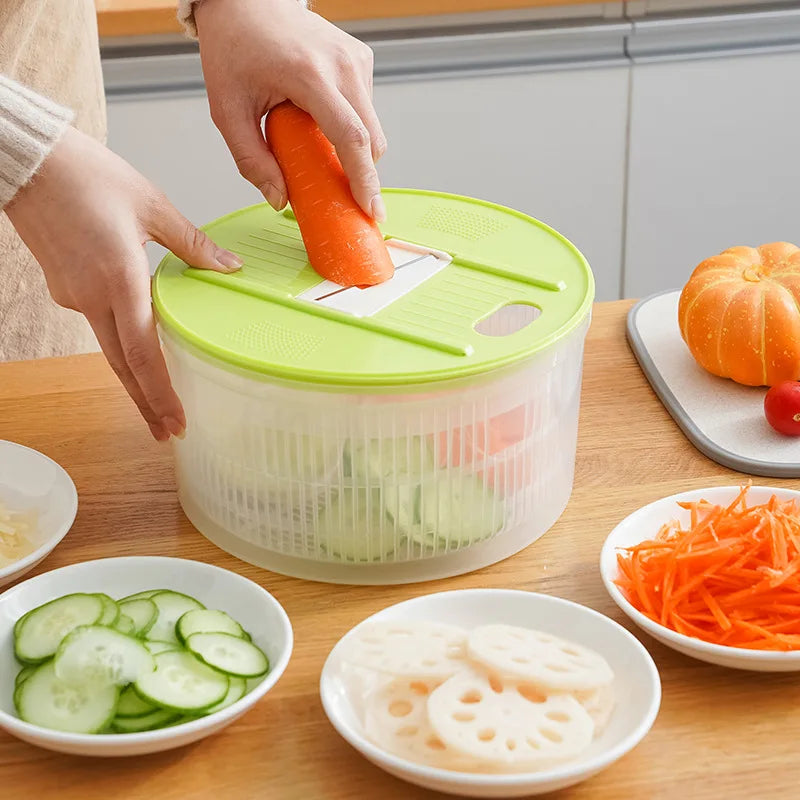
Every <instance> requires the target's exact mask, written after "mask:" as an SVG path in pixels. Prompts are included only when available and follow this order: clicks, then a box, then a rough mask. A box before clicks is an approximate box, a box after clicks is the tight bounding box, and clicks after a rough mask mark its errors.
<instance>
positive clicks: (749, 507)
mask: <svg viewBox="0 0 800 800" xmlns="http://www.w3.org/2000/svg"><path fill="white" fill-rule="evenodd" d="M600 569H601V573H602V577H603V582H604V584H605V586H606V589H607V590H608V592H609V594H610V595H611V598H612V599H613V600H614V602H615V603H616V604H617V605H618V606H619V607H620V609H621V610H622V611H623V612H624V613H625V614H627V615H628V617H630V619H631V620H633V622H635V623H636V624H637V625H638V626H639V627H640V628H642V629H643V630H645V631H646V632H647V633H649V634H650V635H651V636H653V638H655V639H657V640H658V641H660V642H661V643H662V644H665V645H667V646H668V647H671V648H673V649H674V650H677V651H679V652H681V653H683V654H685V655H688V656H691V657H693V658H697V659H700V660H701V661H706V662H709V663H712V664H719V665H721V666H725V667H732V668H737V669H749V670H756V671H763V672H788V671H793V670H798V671H800V492H797V491H792V490H789V489H778V488H770V487H764V486H751V485H750V484H748V485H746V486H743V487H735V486H734V487H731V486H726V487H716V488H711V489H699V490H696V491H689V492H684V493H682V494H678V495H673V496H672V497H667V498H664V499H662V500H658V501H656V502H655V503H651V504H650V505H647V506H644V507H643V508H640V509H639V510H638V511H636V512H634V513H633V514H631V515H630V516H629V517H627V518H626V519H625V520H623V521H622V522H621V523H620V524H619V525H618V526H617V527H616V528H615V529H614V530H613V531H612V532H611V534H610V535H609V537H608V539H607V540H606V542H605V544H604V546H603V550H602V553H601V557H600Z"/></svg>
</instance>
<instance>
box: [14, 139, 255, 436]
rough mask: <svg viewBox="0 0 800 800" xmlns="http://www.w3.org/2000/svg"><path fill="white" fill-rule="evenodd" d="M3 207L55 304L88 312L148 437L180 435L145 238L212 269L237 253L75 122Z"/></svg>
mask: <svg viewBox="0 0 800 800" xmlns="http://www.w3.org/2000/svg"><path fill="white" fill-rule="evenodd" d="M5 211H6V213H7V214H8V217H9V219H10V220H11V223H12V224H13V225H14V227H15V228H16V230H17V232H18V233H19V235H20V237H21V238H22V240H23V241H24V242H25V244H26V245H27V246H28V248H29V249H30V251H31V252H32V253H33V255H34V257H35V258H36V260H37V261H38V262H39V264H40V265H41V267H42V269H43V270H44V274H45V277H46V279H47V286H48V289H49V290H50V294H51V295H52V296H53V299H54V300H55V301H56V303H58V304H59V305H61V306H64V307H65V308H71V309H74V310H76V311H80V312H81V313H83V314H84V315H85V316H86V318H87V319H88V321H89V324H90V325H91V326H92V329H93V330H94V332H95V335H96V336H97V340H98V342H99V343H100V347H102V349H103V352H104V353H105V356H106V358H107V359H108V362H109V364H110V365H111V367H112V368H113V370H114V372H116V374H117V375H118V376H119V379H120V380H121V381H122V383H123V385H124V386H125V388H126V389H127V391H128V394H130V396H131V397H132V398H133V401H134V402H135V403H136V405H137V406H138V408H139V411H140V412H141V414H142V416H143V417H144V419H145V420H146V422H147V424H148V426H149V427H150V431H151V433H152V434H153V436H154V437H155V438H156V439H157V440H159V441H166V440H168V439H169V437H170V435H173V436H181V435H182V434H183V431H184V429H185V427H186V417H185V415H184V412H183V407H182V405H181V402H180V400H179V399H178V396H177V394H176V393H175V391H174V389H173V388H172V384H171V382H170V379H169V375H168V374H167V368H166V365H165V363H164V357H163V355H162V353H161V348H160V346H159V341H158V336H157V334H156V328H155V323H154V320H153V313H152V308H151V302H150V271H149V268H148V263H147V257H146V255H145V251H144V244H145V242H148V241H155V242H158V243H159V244H161V245H163V246H164V247H167V248H169V249H170V250H171V251H172V252H173V253H175V255H177V256H178V257H179V258H181V259H183V260H184V261H185V262H186V263H188V264H191V265H192V266H194V267H200V268H204V269H213V270H217V271H218V272H233V271H235V270H237V269H238V268H239V267H240V266H241V263H242V262H241V259H239V258H238V256H236V255H234V254H233V253H231V252H229V251H228V250H223V249H221V248H219V247H217V246H216V245H215V244H214V243H213V242H212V241H211V239H209V238H208V237H207V236H206V235H205V234H204V233H202V232H201V231H199V230H198V229H197V228H195V227H194V226H193V225H192V224H191V223H190V222H189V221H188V220H187V219H185V218H184V217H183V216H181V214H180V213H179V212H178V211H176V210H175V208H174V207H173V206H172V205H171V204H170V202H169V201H168V200H167V198H166V197H165V196H164V195H163V194H162V193H161V192H159V191H158V189H156V188H155V187H154V186H153V185H152V184H151V183H150V182H149V181H148V180H146V179H145V178H144V177H143V176H142V175H140V174H139V173H138V172H136V170H134V169H133V167H131V166H130V165H129V164H127V163H126V162H125V161H123V160H122V159H121V158H119V157H118V156H116V155H114V153H112V152H111V151H110V150H108V149H107V148H106V147H104V146H103V145H101V144H100V143H98V142H96V141H95V140H94V139H92V138H91V137H89V136H86V135H84V134H82V133H79V132H78V131H77V130H75V129H74V128H69V129H68V130H67V131H66V132H65V134H64V136H63V137H62V138H61V139H60V140H59V142H58V143H57V144H56V146H55V148H54V149H53V151H52V153H51V154H50V155H49V156H48V158H47V159H46V160H45V162H44V164H43V165H42V167H41V169H40V170H39V172H38V173H37V174H36V175H35V177H34V178H33V180H32V181H31V182H30V183H29V184H28V185H27V186H25V187H23V188H22V189H20V191H19V192H18V193H17V195H16V196H15V197H14V199H13V200H12V201H11V203H10V204H9V205H8V206H7V207H6V209H5Z"/></svg>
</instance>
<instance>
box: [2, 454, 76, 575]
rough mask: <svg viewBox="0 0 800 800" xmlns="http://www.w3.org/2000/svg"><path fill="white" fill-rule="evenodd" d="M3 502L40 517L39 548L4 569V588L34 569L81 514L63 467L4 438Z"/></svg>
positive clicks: (36, 537)
mask: <svg viewBox="0 0 800 800" xmlns="http://www.w3.org/2000/svg"><path fill="white" fill-rule="evenodd" d="M0 502H2V503H3V504H5V505H7V506H8V507H9V508H12V509H13V510H14V511H34V512H36V514H37V515H38V520H37V523H38V524H37V527H36V530H35V531H34V532H33V534H32V535H31V540H32V541H33V543H34V544H35V545H36V549H35V550H34V551H33V552H32V553H30V554H29V555H27V556H25V557H24V558H21V559H20V560H19V561H15V562H14V563H13V564H9V565H8V566H6V567H0V586H5V585H6V584H8V583H11V581H14V580H16V579H17V578H20V577H22V576H23V575H24V574H25V573H26V572H28V571H30V570H32V569H33V568H34V567H35V566H36V565H37V564H38V563H39V562H40V561H41V560H42V559H44V558H45V557H46V556H48V555H49V554H50V552H51V551H52V550H53V548H54V547H55V546H56V545H57V544H58V543H59V542H60V541H61V540H62V539H63V538H64V537H65V536H66V535H67V532H68V531H69V529H70V528H71V527H72V523H73V522H74V521H75V514H76V513H77V512H78V493H77V492H76V491H75V484H74V483H73V482H72V479H71V478H70V477H69V475H67V473H66V472H65V471H64V469H63V468H62V467H60V466H59V465H58V464H56V462H55V461H53V460H52V459H50V458H48V457H47V456H45V455H43V454H42V453H39V452H38V451H36V450H31V449H30V448H29V447H23V446H22V445H21V444H15V443H14V442H7V441H5V440H4V439H0Z"/></svg>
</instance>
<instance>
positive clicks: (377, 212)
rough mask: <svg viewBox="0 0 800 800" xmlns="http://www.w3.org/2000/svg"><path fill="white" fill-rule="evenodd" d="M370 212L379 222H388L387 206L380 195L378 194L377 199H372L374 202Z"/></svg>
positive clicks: (371, 204)
mask: <svg viewBox="0 0 800 800" xmlns="http://www.w3.org/2000/svg"><path fill="white" fill-rule="evenodd" d="M369 210H370V213H371V214H372V217H373V219H375V220H376V221H377V222H385V221H386V205H385V204H384V202H383V198H382V197H381V196H380V195H379V194H376V195H375V197H373V198H372V202H371V203H370V205H369Z"/></svg>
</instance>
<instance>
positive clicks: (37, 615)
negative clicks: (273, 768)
mask: <svg viewBox="0 0 800 800" xmlns="http://www.w3.org/2000/svg"><path fill="white" fill-rule="evenodd" d="M292 644H293V636H292V627H291V623H290V622H289V618H288V616H287V615H286V612H285V611H284V610H283V608H282V607H281V605H280V604H279V603H278V601H277V600H275V598H274V597H273V596H272V595H271V594H270V593H269V592H267V591H266V590H265V589H263V588H262V587H261V586H259V585H258V584H256V583H254V582H252V581H250V580H248V579H247V578H243V577H242V576H240V575H237V574H236V573H233V572H229V571H228V570H224V569H221V568H219V567H215V566H212V565H210V564H203V563H200V562H197V561H188V560H185V559H179V558H160V557H129V558H105V559H99V560H97V561H87V562H85V563H83V564H74V565H72V566H69V567H63V568H62V569H57V570H54V571H52V572H47V573H44V574H42V575H38V576H37V577H35V578H31V579H30V580H27V581H24V582H23V583H20V584H18V585H17V586H15V587H14V588H12V589H9V590H8V591H6V592H5V593H3V594H0V728H3V729H5V730H6V731H8V732H9V733H11V734H12V735H14V736H16V737H17V738H19V739H22V740H23V741H26V742H29V743H31V744H34V745H38V746H40V747H44V748H46V749H49V750H56V751H59V752H64V753H72V754H76V755H86V756H132V755H142V754H145V753H153V752H158V751H161V750H169V749H172V748H175V747H181V746H183V745H186V744H190V743H191V742H195V741H197V740H199V739H202V738H204V737H206V736H208V735H210V734H212V733H216V732H217V731H219V730H221V729H222V728H224V727H225V726H227V725H229V724H230V723H231V722H233V721H234V720H235V719H237V718H238V717H240V716H241V715H242V714H244V713H245V712H246V711H248V710H249V709H250V708H252V707H253V706H254V705H255V704H256V703H257V702H258V701H259V700H260V699H261V698H262V697H263V696H264V695H265V694H266V693H267V692H268V691H269V690H270V689H271V688H272V687H273V686H274V685H275V684H276V683H277V681H278V679H279V678H280V676H281V675H282V673H283V672H284V670H285V669H286V666H287V664H288V663H289V658H290V656H291V652H292Z"/></svg>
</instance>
